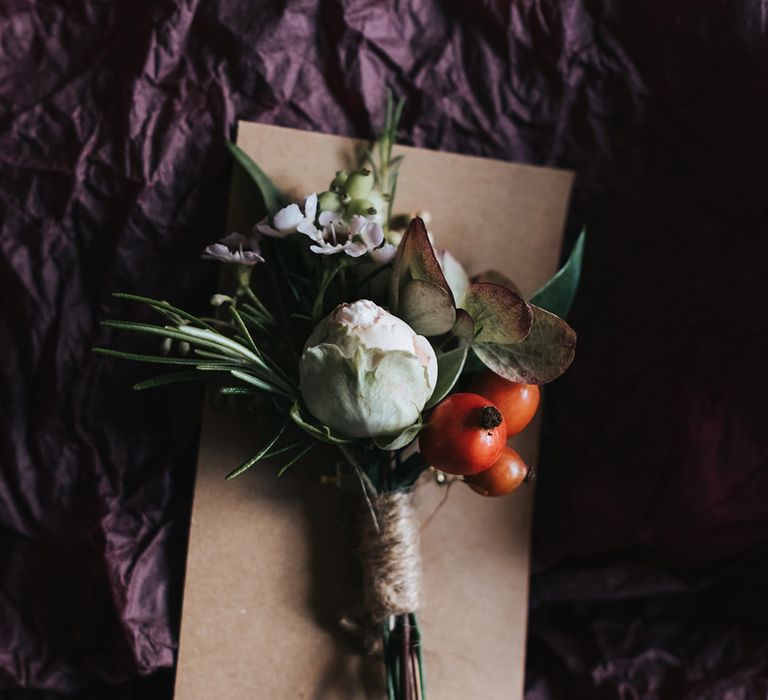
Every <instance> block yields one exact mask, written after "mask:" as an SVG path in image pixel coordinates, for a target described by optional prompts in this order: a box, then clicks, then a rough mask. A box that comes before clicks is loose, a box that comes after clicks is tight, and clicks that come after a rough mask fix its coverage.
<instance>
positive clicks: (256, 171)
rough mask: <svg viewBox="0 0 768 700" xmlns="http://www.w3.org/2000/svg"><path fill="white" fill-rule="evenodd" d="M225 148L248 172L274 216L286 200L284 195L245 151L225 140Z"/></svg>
mask: <svg viewBox="0 0 768 700" xmlns="http://www.w3.org/2000/svg"><path fill="white" fill-rule="evenodd" d="M227 148H228V149H229V150H230V152H231V153H232V155H233V156H234V157H235V160H236V161H237V162H238V163H240V165H242V166H243V169H244V170H245V172H246V173H248V175H249V177H250V178H251V180H252V181H253V183H254V184H255V185H256V187H258V188H259V192H260V193H261V197H262V199H263V200H264V206H265V207H266V210H267V213H268V214H269V215H270V216H274V215H275V214H276V213H277V212H278V211H280V209H282V208H283V207H284V206H285V205H286V203H287V201H288V200H287V198H286V196H285V195H284V194H283V193H282V192H281V191H280V190H279V189H278V188H277V187H276V186H275V184H274V183H273V182H272V180H270V179H269V177H267V174H266V173H265V172H264V171H263V170H262V169H261V168H260V167H259V166H258V165H256V163H255V162H254V161H253V159H252V158H251V157H250V156H249V155H248V154H247V153H246V152H245V151H243V150H242V149H241V148H239V147H238V146H236V145H235V144H234V143H230V142H227Z"/></svg>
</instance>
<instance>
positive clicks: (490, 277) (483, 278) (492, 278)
mask: <svg viewBox="0 0 768 700" xmlns="http://www.w3.org/2000/svg"><path fill="white" fill-rule="evenodd" d="M472 281H473V282H488V283H490V284H500V285H501V286H502V287H506V288H507V289H511V290H512V291H513V292H517V293H518V294H520V287H518V286H517V285H516V284H515V283H514V282H513V281H512V279H511V278H509V277H507V276H506V275H505V274H504V273H503V272H499V271H498V270H486V271H485V272H481V273H480V274H479V275H475V276H474V277H473V278H472Z"/></svg>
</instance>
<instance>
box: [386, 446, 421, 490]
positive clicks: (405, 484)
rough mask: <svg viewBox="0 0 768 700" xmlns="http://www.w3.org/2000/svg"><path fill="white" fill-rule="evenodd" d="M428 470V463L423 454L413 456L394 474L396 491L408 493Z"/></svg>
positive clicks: (417, 453)
mask: <svg viewBox="0 0 768 700" xmlns="http://www.w3.org/2000/svg"><path fill="white" fill-rule="evenodd" d="M426 468H427V463H426V462H425V461H424V457H422V456H421V453H419V452H416V453H415V454H413V455H411V456H410V457H409V458H408V459H406V460H405V461H404V462H403V463H402V464H400V465H399V466H398V467H397V469H395V473H394V474H393V478H394V482H395V483H394V490H395V491H406V490H408V489H410V488H411V487H412V486H413V485H414V484H415V483H416V482H417V481H418V480H419V476H421V474H422V472H423V471H424V470H425V469H426Z"/></svg>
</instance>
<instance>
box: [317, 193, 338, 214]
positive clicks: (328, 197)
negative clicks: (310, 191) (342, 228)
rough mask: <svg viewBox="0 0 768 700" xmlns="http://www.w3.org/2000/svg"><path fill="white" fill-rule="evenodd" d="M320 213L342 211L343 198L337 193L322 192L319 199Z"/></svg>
mask: <svg viewBox="0 0 768 700" xmlns="http://www.w3.org/2000/svg"><path fill="white" fill-rule="evenodd" d="M317 205H318V207H319V209H320V211H334V212H336V211H341V209H342V207H343V205H342V203H341V197H339V195H338V194H336V193H335V192H322V193H321V194H320V195H319V196H318V198H317Z"/></svg>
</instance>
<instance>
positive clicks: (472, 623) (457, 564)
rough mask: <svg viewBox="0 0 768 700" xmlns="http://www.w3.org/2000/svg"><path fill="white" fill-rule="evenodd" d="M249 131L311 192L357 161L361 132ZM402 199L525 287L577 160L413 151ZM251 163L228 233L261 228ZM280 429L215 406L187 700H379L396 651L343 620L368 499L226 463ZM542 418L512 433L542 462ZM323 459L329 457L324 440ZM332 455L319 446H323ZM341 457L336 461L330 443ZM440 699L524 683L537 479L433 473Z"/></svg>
mask: <svg viewBox="0 0 768 700" xmlns="http://www.w3.org/2000/svg"><path fill="white" fill-rule="evenodd" d="M238 144H239V145H240V147H241V148H242V149H243V150H245V151H246V152H247V153H248V154H249V155H250V156H251V157H252V158H253V159H254V160H255V161H256V162H257V163H258V164H259V165H261V167H262V168H263V169H264V170H265V171H266V172H267V173H268V174H269V175H270V177H271V178H272V179H273V181H274V182H275V183H276V184H277V185H278V186H279V187H280V188H281V189H283V191H285V192H287V193H288V194H290V195H292V196H294V197H295V198H296V199H299V198H301V197H303V196H305V195H306V194H308V193H310V192H312V191H315V190H317V189H319V188H322V187H324V186H325V185H326V182H327V181H328V180H329V177H330V176H331V175H332V173H333V172H334V171H335V170H337V169H340V168H349V167H354V165H355V161H354V155H353V154H354V152H355V147H356V146H357V145H358V142H356V141H354V140H352V139H348V138H342V137H336V136H329V135H323V134H316V133H309V132H303V131H296V130H293V129H285V128H279V127H273V126H266V125H262V124H253V123H246V122H241V123H240V125H239V136H238ZM398 150H399V152H400V153H402V154H404V155H405V156H406V158H405V162H404V163H403V166H402V170H401V175H400V180H399V184H398V189H397V198H396V206H395V211H396V213H408V212H412V211H416V210H428V211H429V212H430V213H431V216H432V220H431V224H430V230H431V231H433V232H434V234H435V235H436V237H437V245H438V246H443V247H446V248H449V249H450V250H451V252H452V253H453V254H454V255H455V256H456V257H457V258H458V259H459V260H460V261H462V262H463V263H464V265H465V266H466V267H467V268H468V271H469V273H470V274H474V273H479V272H482V271H485V270H487V269H495V270H498V271H500V272H503V273H505V274H507V275H508V276H509V277H511V278H512V279H513V280H514V281H515V282H516V284H517V285H518V286H519V287H520V290H521V291H522V293H523V295H524V296H526V297H528V296H530V294H531V293H533V292H534V291H535V290H536V289H538V287H539V286H541V285H542V284H543V283H544V282H545V281H546V280H547V279H548V278H549V277H550V276H551V275H552V274H553V273H554V272H555V270H556V267H557V264H558V260H559V257H560V247H561V238H562V229H563V224H564V220H565V214H566V209H567V206H568V200H569V196H570V191H571V185H572V179H573V176H572V173H570V172H566V171H560V170H554V169H549V168H539V167H531V166H524V165H516V164H511V163H504V162H499V161H494V160H489V159H483V158H474V157H467V156H460V155H454V154H450V153H438V152H433V151H428V150H423V149H415V148H399V149H398ZM248 197H251V198H252V197H253V194H252V193H249V191H248V186H247V183H246V182H245V180H244V178H243V177H242V175H241V173H239V169H237V168H236V172H235V176H234V179H233V191H232V200H231V215H230V220H229V222H228V227H229V230H241V231H242V230H248V229H249V228H250V226H252V225H253V223H254V222H253V221H250V220H248V219H247V216H245V218H244V215H243V212H245V211H247V206H245V207H244V206H243V204H244V203H245V204H246V205H247V201H245V202H244V201H243V200H244V198H245V199H246V200H247V198H248ZM264 438H265V436H263V435H261V434H260V431H259V423H258V421H257V420H255V419H254V417H253V416H242V415H234V414H232V413H231V412H226V411H224V410H222V409H221V408H217V407H214V406H213V405H212V404H211V402H210V401H209V402H208V404H207V407H206V411H205V416H204V421H203V427H202V436H201V443H200V454H199V462H198V468H197V481H196V486H195V497H194V506H193V512H192V526H191V534H190V541H189V555H188V562H187V573H186V584H185V593H184V604H183V617H182V627H181V642H180V650H179V663H178V673H177V681H176V698H177V700H210V699H211V698H216V699H217V700H253V699H261V698H269V699H270V700H274V699H282V698H286V699H290V700H294V699H298V698H306V699H308V700H320V699H321V698H322V699H323V700H336V699H338V700H342V699H344V700H358V699H359V700H362V699H371V700H374V699H375V700H381V699H382V698H383V697H385V695H384V691H383V689H382V686H381V676H382V670H381V662H380V660H379V659H370V658H368V657H365V656H364V655H363V654H361V653H360V646H359V643H358V641H357V640H356V639H355V638H354V637H353V636H351V635H350V634H349V633H348V632H346V631H344V630H342V629H341V628H340V626H339V625H338V616H339V614H340V613H341V612H342V611H343V610H344V609H345V608H347V607H348V606H349V605H350V604H352V603H354V602H355V601H357V600H359V595H360V593H359V588H358V587H359V583H360V572H359V571H358V567H357V562H356V558H355V532H354V527H353V523H354V518H355V516H356V513H357V508H358V499H357V497H356V495H354V494H346V493H343V492H341V491H340V490H339V489H337V488H335V487H334V486H332V485H329V484H323V483H321V482H320V479H319V477H318V473H317V472H315V471H313V469H312V465H311V464H309V465H307V464H306V463H305V464H303V465H301V466H296V467H294V468H292V470H291V471H289V472H288V474H286V475H285V476H284V477H282V478H280V479H278V478H277V477H276V474H275V471H276V469H275V468H272V467H271V465H270V464H269V463H267V464H261V463H260V464H258V465H256V467H254V468H252V469H251V470H250V471H249V472H247V473H246V474H244V475H243V476H241V477H239V478H238V479H235V480H233V481H225V480H224V476H225V475H226V474H227V473H228V472H229V471H230V470H231V469H233V468H234V467H235V466H237V465H238V464H240V463H241V462H242V461H243V460H245V459H246V458H248V457H249V456H250V455H251V454H253V453H254V452H255V451H256V450H257V449H258V447H259V446H260V445H261V444H262V442H263V440H264ZM538 439H539V427H538V424H537V423H534V424H533V425H532V426H530V427H529V428H528V429H527V430H526V431H525V432H524V433H523V434H522V436H520V438H519V439H517V441H516V444H514V446H515V447H516V449H517V450H518V451H519V452H520V453H521V455H522V456H523V458H524V459H525V460H526V461H527V462H528V464H530V465H535V464H536V459H537V452H538ZM318 455H319V453H318ZM318 458H320V457H317V456H316V458H315V459H318ZM327 459H335V457H334V456H333V454H332V453H328V456H327ZM416 493H417V495H416V502H417V508H418V512H419V516H420V519H421V523H422V530H421V537H422V555H423V565H424V583H425V593H426V606H425V607H424V608H423V610H421V611H420V622H421V626H422V633H423V637H424V647H425V672H426V682H427V697H428V698H433V699H435V700H468V699H469V698H483V699H484V700H502V699H503V700H510V699H512V700H517V699H519V698H521V697H522V692H523V690H522V689H523V673H524V652H525V638H526V617H527V604H528V578H529V539H530V522H531V505H532V499H533V489H532V488H531V487H524V488H521V489H520V490H519V491H518V492H516V493H514V494H512V495H511V496H508V497H505V498H499V499H491V498H483V497H481V496H478V495H477V494H475V493H474V492H472V491H471V490H470V489H468V488H467V487H465V486H464V485H463V484H459V483H457V484H454V485H452V486H451V487H450V488H447V487H446V486H443V485H439V484H437V483H436V482H435V480H434V477H432V476H430V475H423V476H422V480H421V481H420V483H419V486H418V489H417V492H416Z"/></svg>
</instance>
